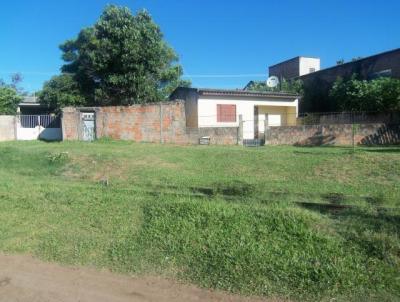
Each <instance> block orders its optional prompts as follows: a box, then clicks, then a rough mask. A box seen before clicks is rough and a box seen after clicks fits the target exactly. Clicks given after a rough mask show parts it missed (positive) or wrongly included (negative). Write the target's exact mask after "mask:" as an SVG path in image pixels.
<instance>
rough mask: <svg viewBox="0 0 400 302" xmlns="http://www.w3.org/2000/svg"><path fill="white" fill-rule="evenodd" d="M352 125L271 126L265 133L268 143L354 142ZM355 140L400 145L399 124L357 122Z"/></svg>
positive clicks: (332, 143) (347, 143)
mask: <svg viewBox="0 0 400 302" xmlns="http://www.w3.org/2000/svg"><path fill="white" fill-rule="evenodd" d="M352 141H353V125H351V124H336V125H333V124H331V125H307V126H282V127H270V128H269V129H268V132H267V135H266V144H267V145H300V146H323V145H351V144H352ZM354 142H355V144H358V145H391V144H400V125H387V124H359V125H355V135H354Z"/></svg>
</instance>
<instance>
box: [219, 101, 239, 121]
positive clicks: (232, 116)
mask: <svg viewBox="0 0 400 302" xmlns="http://www.w3.org/2000/svg"><path fill="white" fill-rule="evenodd" d="M217 122H219V123H223V122H228V123H234V122H236V105H225V104H224V105H222V104H217Z"/></svg>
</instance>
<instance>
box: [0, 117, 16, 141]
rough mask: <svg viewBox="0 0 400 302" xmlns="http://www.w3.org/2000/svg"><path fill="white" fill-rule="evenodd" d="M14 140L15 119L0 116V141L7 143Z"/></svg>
mask: <svg viewBox="0 0 400 302" xmlns="http://www.w3.org/2000/svg"><path fill="white" fill-rule="evenodd" d="M15 138H16V136H15V117H14V116H13V115H0V141H9V140H14V139H15Z"/></svg>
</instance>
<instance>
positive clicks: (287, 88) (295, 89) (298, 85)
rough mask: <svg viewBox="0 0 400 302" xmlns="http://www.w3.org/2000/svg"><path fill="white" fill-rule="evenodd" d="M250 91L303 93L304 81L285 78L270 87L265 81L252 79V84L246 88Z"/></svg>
mask: <svg viewBox="0 0 400 302" xmlns="http://www.w3.org/2000/svg"><path fill="white" fill-rule="evenodd" d="M246 89H247V90H250V91H276V92H288V93H297V94H299V95H302V94H303V83H302V81H301V80H291V81H287V80H285V79H283V80H282V82H281V83H280V84H279V85H278V86H277V87H275V88H272V87H268V86H267V84H266V83H265V82H257V81H252V82H251V84H250V85H249V86H248V87H247V88H246Z"/></svg>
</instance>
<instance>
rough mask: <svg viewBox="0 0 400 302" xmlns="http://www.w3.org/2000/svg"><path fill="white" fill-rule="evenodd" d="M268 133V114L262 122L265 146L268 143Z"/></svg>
mask: <svg viewBox="0 0 400 302" xmlns="http://www.w3.org/2000/svg"><path fill="white" fill-rule="evenodd" d="M268 132H269V121H268V113H266V114H265V120H264V142H265V145H266V144H267V141H268Z"/></svg>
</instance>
